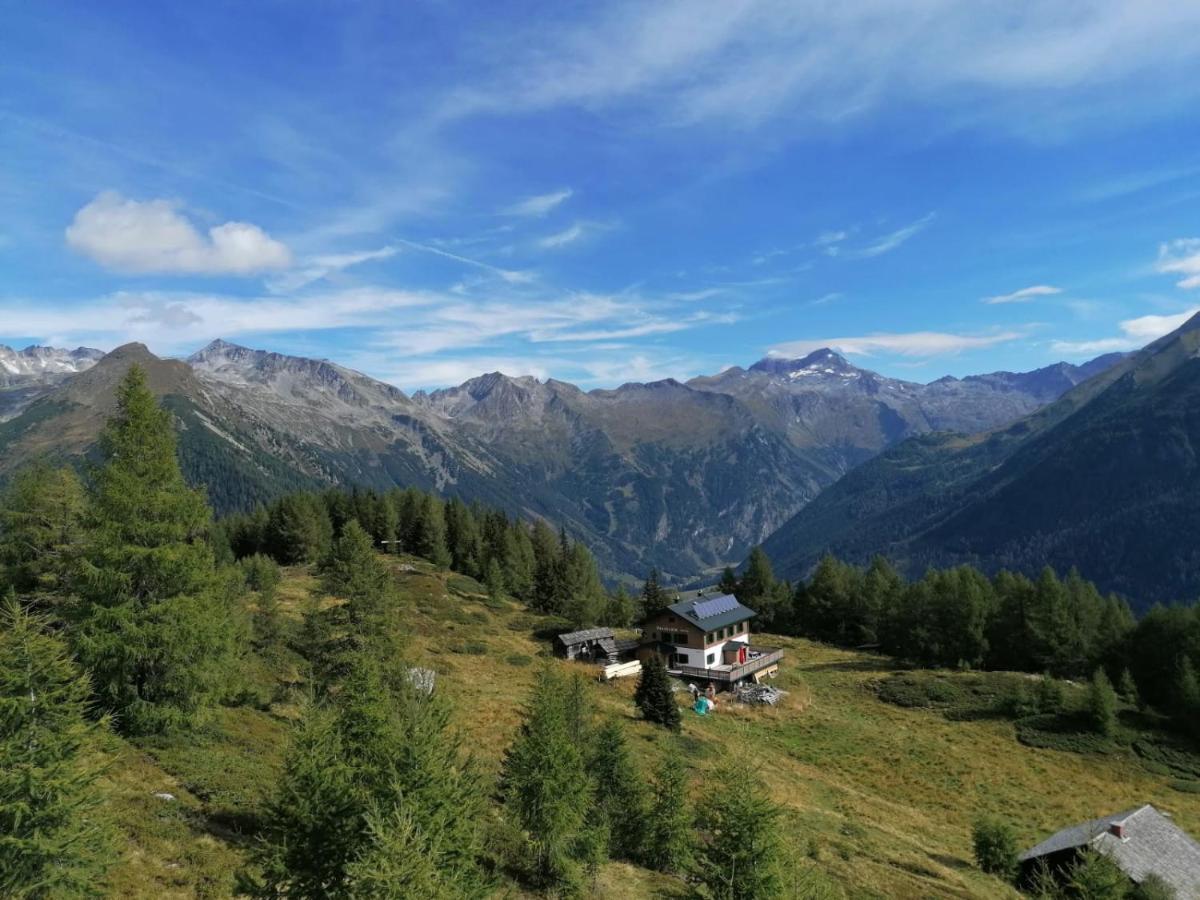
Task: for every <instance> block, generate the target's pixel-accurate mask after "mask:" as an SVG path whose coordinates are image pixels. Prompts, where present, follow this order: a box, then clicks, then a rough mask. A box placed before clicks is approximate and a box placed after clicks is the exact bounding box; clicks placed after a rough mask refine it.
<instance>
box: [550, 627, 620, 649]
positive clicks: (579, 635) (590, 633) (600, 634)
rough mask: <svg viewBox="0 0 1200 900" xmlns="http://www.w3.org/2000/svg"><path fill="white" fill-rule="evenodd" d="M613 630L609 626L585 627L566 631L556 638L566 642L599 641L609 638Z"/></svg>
mask: <svg viewBox="0 0 1200 900" xmlns="http://www.w3.org/2000/svg"><path fill="white" fill-rule="evenodd" d="M612 636H613V630H612V629H611V628H585V629H583V631H568V632H567V633H566V634H560V635H559V636H558V639H559V640H560V641H561V642H562V643H564V644H566V645H568V646H569V645H571V644H582V643H583V642H584V641H599V640H602V639H604V638H609V639H611V638H612Z"/></svg>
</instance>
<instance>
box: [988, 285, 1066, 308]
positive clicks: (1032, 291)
mask: <svg viewBox="0 0 1200 900" xmlns="http://www.w3.org/2000/svg"><path fill="white" fill-rule="evenodd" d="M1061 293H1062V288H1058V287H1053V286H1051V285H1048V284H1035V285H1033V286H1032V287H1027V288H1021V289H1020V290H1019V291H1013V292H1012V293H1011V294H997V295H996V296H994V297H984V298H983V299H981V300H980V301H979V302H980V303H987V304H990V305H992V306H996V305H999V304H1003V303H1029V302H1030V301H1031V300H1035V299H1037V298H1038V297H1050V296H1053V295H1054V294H1061Z"/></svg>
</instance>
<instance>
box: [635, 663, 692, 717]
mask: <svg viewBox="0 0 1200 900" xmlns="http://www.w3.org/2000/svg"><path fill="white" fill-rule="evenodd" d="M633 701H634V703H636V704H637V707H638V709H640V710H641V711H642V718H644V719H645V720H646V721H647V722H654V723H656V724H658V725H662V726H663V727H664V728H667V729H670V730H671V731H679V729H680V727H681V725H682V722H681V720H680V715H679V706H678V704H676V703H675V694H674V692H673V691H672V690H671V678H670V676H669V675H667V667H666V666H665V665H664V664H663V661H662V660H661V659H660V658H659V656H658V654H657V653H651V654H650V656H649V658H648V659H647V660H646V661H645V662H644V663H642V674H641V675H639V676H638V683H637V687H636V688H635V689H634V693H633Z"/></svg>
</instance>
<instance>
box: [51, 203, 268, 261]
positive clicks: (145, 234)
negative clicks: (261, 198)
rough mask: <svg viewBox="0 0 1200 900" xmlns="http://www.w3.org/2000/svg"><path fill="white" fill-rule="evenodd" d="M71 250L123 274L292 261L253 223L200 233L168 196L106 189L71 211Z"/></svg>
mask: <svg viewBox="0 0 1200 900" xmlns="http://www.w3.org/2000/svg"><path fill="white" fill-rule="evenodd" d="M66 238H67V244H68V246H70V247H71V249H73V250H75V251H76V252H78V253H82V254H83V255H84V256H87V257H89V258H90V259H93V260H95V261H96V262H98V263H100V265H102V266H104V267H106V268H109V269H115V270H118V271H122V272H139V273H146V272H157V273H166V274H196V275H250V274H254V273H256V272H263V271H267V270H272V269H282V268H285V267H286V266H288V265H289V264H290V263H291V253H290V252H289V251H288V248H287V247H285V246H284V245H283V244H281V243H280V242H279V241H276V240H275V239H273V238H272V237H270V235H268V234H267V233H266V232H265V231H263V230H262V229H261V228H259V227H258V226H257V225H251V224H249V223H247V222H226V223H225V224H223V225H217V226H215V227H213V228H210V229H209V230H208V234H207V236H205V235H202V234H201V233H200V232H199V231H198V230H197V229H196V227H195V226H194V225H193V224H192V223H191V222H190V221H189V220H188V219H187V217H186V216H184V215H183V214H182V213H181V212H179V209H178V206H177V204H175V203H172V202H171V201H169V200H148V201H144V202H140V201H137V200H128V199H126V198H125V197H122V196H121V195H120V194H118V193H117V192H115V191H105V192H103V193H101V194H99V195H97V197H96V198H95V199H94V200H92V201H91V202H90V203H88V204H87V205H86V206H84V207H83V208H82V209H80V210H79V212H77V213H76V214H75V219H74V221H72V222H71V224H70V225H69V226H68V227H67V230H66Z"/></svg>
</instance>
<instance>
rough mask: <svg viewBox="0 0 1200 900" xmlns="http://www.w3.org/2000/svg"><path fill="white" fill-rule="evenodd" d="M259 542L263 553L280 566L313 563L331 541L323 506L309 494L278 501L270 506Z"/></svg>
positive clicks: (294, 495)
mask: <svg viewBox="0 0 1200 900" xmlns="http://www.w3.org/2000/svg"><path fill="white" fill-rule="evenodd" d="M263 540H264V543H265V545H266V549H267V552H268V553H270V554H271V556H273V557H275V559H276V560H278V561H279V562H280V563H281V564H282V565H285V566H294V565H298V564H300V563H312V562H317V561H318V560H320V559H322V558H323V557H324V556H325V554H326V553H328V552H329V545H330V543H331V541H332V540H333V523H332V521H331V520H330V518H329V512H328V509H327V507H326V505H325V504H324V503H322V502H321V500H320V498H318V497H316V496H314V495H312V494H288V495H287V496H285V497H281V498H279V500H277V501H276V502H275V503H274V504H273V505H272V506H271V509H270V512H269V514H268V518H267V523H266V527H265V533H264V537H263Z"/></svg>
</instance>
